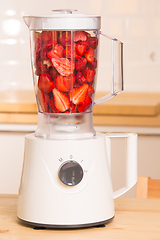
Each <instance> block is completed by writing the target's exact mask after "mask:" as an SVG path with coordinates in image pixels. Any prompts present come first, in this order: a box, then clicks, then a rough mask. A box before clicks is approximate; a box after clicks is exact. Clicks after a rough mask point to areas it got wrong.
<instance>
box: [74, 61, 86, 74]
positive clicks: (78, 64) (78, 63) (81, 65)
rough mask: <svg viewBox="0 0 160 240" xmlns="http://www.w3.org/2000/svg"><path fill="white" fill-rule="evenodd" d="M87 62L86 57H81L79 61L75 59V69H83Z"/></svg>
mask: <svg viewBox="0 0 160 240" xmlns="http://www.w3.org/2000/svg"><path fill="white" fill-rule="evenodd" d="M86 64H87V60H86V59H85V58H80V59H78V60H77V61H75V70H76V71H82V70H83V69H84V68H85V66H86Z"/></svg>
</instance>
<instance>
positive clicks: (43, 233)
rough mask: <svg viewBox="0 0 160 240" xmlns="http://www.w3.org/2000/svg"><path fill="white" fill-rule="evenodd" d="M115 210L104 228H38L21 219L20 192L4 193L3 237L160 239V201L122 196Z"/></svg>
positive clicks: (0, 202)
mask: <svg viewBox="0 0 160 240" xmlns="http://www.w3.org/2000/svg"><path fill="white" fill-rule="evenodd" d="M115 209H116V214H115V218H114V219H113V220H112V222H110V223H108V224H107V225H106V226H105V227H103V228H87V229H79V230H51V229H50V230H49V229H43V230H36V229H33V228H31V227H27V226H24V225H21V224H20V223H19V222H18V220H17V216H16V211H17V196H16V195H0V240H9V239H10V240H50V239H52V240H53V239H55V240H61V239H63V240H82V239H83V240H112V239H114V240H116V239H117V240H132V239H133V240H137V239H138V240H143V239H145V240H160V200H157V199H124V198H118V199H116V200H115Z"/></svg>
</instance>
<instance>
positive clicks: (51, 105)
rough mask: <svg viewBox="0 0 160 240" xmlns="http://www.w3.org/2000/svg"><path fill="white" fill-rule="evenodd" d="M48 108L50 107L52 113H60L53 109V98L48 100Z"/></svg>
mask: <svg viewBox="0 0 160 240" xmlns="http://www.w3.org/2000/svg"><path fill="white" fill-rule="evenodd" d="M49 106H50V108H51V110H52V112H54V113H60V111H58V110H57V109H56V108H55V105H54V99H53V97H52V98H50V100H49Z"/></svg>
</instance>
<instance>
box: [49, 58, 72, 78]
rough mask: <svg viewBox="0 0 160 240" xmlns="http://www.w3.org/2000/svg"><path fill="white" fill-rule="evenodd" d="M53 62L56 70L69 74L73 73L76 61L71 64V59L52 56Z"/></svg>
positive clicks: (63, 74) (62, 73) (64, 74)
mask: <svg viewBox="0 0 160 240" xmlns="http://www.w3.org/2000/svg"><path fill="white" fill-rule="evenodd" d="M51 62H52V64H53V66H54V67H55V68H56V70H57V71H58V72H59V73H60V74H61V75H62V76H69V75H71V73H73V70H74V63H72V64H71V61H70V60H69V59H67V58H51Z"/></svg>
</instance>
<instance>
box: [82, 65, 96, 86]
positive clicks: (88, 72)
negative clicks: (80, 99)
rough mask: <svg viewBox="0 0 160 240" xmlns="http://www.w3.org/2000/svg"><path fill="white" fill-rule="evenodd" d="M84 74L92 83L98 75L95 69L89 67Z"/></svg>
mask: <svg viewBox="0 0 160 240" xmlns="http://www.w3.org/2000/svg"><path fill="white" fill-rule="evenodd" d="M82 73H83V76H84V77H85V78H86V79H87V81H88V82H89V83H91V82H92V80H93V78H94V76H95V74H96V71H95V70H94V69H90V68H89V67H86V68H85V69H84V70H83V72H82Z"/></svg>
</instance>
